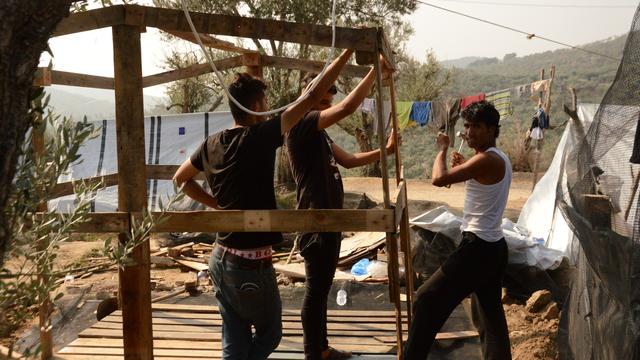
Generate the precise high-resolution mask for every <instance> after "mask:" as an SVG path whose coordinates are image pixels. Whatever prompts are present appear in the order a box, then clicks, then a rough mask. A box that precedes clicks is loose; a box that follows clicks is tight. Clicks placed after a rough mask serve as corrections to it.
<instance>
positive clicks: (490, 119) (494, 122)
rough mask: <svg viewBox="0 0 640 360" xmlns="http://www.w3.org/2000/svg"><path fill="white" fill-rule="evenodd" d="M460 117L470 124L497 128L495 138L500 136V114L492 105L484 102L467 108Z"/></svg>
mask: <svg viewBox="0 0 640 360" xmlns="http://www.w3.org/2000/svg"><path fill="white" fill-rule="evenodd" d="M460 116H462V118H463V119H464V120H466V121H469V122H482V123H485V124H486V125H487V127H495V128H496V132H495V137H498V135H500V113H499V112H498V110H496V108H495V106H493V104H492V103H490V102H488V101H486V100H482V101H479V102H476V103H473V104H471V105H469V106H467V107H466V108H465V109H464V110H462V113H460Z"/></svg>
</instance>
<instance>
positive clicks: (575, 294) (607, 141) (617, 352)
mask: <svg viewBox="0 0 640 360" xmlns="http://www.w3.org/2000/svg"><path fill="white" fill-rule="evenodd" d="M639 118H640V8H638V10H637V11H636V14H635V17H634V20H633V23H632V26H631V30H630V32H629V36H628V38H627V43H626V46H625V50H624V55H623V59H622V62H621V63H620V67H619V68H618V73H617V75H616V78H615V80H614V82H613V84H612V85H611V87H610V88H609V90H608V91H607V94H606V95H605V97H604V99H603V100H602V103H601V104H600V107H599V109H598V111H597V113H596V115H595V117H594V119H593V123H592V124H591V126H590V127H589V129H588V131H585V130H584V127H583V125H582V124H577V123H572V124H571V131H572V132H573V136H574V137H575V138H576V139H577V140H579V143H578V144H579V145H578V146H576V148H575V149H574V151H572V152H571V153H570V154H569V155H568V156H567V158H566V159H565V160H564V171H563V172H561V179H560V181H559V183H558V188H557V189H558V207H559V209H560V210H561V211H562V213H563V215H564V217H565V218H566V220H567V222H568V223H569V226H570V227H571V229H572V230H573V232H574V234H575V237H574V238H575V239H576V241H579V244H574V245H576V246H575V247H574V248H577V249H578V250H577V252H576V254H574V255H575V256H576V260H577V261H576V266H577V271H576V276H575V278H574V281H573V284H572V286H571V291H570V295H569V299H568V300H567V302H566V303H565V308H564V309H563V315H562V321H561V326H560V328H561V329H560V335H559V341H560V351H561V355H562V358H564V359H640V212H639V206H640V198H639V194H638V193H639V190H638V178H639V177H640V165H638V164H637V162H638V161H636V160H637V159H635V157H636V156H637V153H636V152H634V147H638V146H640V145H639V144H638V142H639V140H638V136H640V135H638V134H640V129H637V126H638V119H639ZM635 151H638V149H637V148H636V150H635Z"/></svg>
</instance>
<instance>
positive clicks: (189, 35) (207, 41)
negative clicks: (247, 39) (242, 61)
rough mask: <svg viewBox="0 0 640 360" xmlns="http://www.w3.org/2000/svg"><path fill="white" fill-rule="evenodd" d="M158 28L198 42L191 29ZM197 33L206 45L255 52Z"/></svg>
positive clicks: (241, 51) (243, 52) (237, 51)
mask: <svg viewBox="0 0 640 360" xmlns="http://www.w3.org/2000/svg"><path fill="white" fill-rule="evenodd" d="M160 30H163V31H164V32H166V33H168V34H171V35H173V36H175V37H177V38H180V39H182V40H186V41H189V42H192V43H194V44H198V41H197V40H196V37H195V36H194V35H193V33H192V32H191V31H188V32H181V31H171V30H165V29H162V28H161V29H160ZM199 35H200V41H201V42H202V45H204V46H206V47H210V48H214V49H220V50H225V51H230V52H235V53H239V54H249V53H257V51H255V50H250V49H245V48H243V47H240V46H237V45H236V44H234V43H232V42H229V41H224V40H220V39H218V38H215V37H213V36H210V35H207V34H199Z"/></svg>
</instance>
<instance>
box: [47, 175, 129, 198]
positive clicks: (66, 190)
mask: <svg viewBox="0 0 640 360" xmlns="http://www.w3.org/2000/svg"><path fill="white" fill-rule="evenodd" d="M80 181H84V182H86V183H88V184H89V185H95V184H97V183H99V182H102V183H103V186H104V187H109V186H115V185H118V174H109V175H104V176H94V177H90V178H86V179H80V180H73V181H67V182H63V183H58V184H56V186H54V187H53V191H52V194H51V197H52V198H57V197H60V196H66V195H72V194H73V193H74V192H75V184H76V183H78V182H80Z"/></svg>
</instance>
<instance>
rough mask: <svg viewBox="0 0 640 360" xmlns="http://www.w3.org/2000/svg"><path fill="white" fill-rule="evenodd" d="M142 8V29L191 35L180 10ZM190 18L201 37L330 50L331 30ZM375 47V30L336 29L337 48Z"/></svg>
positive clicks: (211, 16)
mask: <svg viewBox="0 0 640 360" xmlns="http://www.w3.org/2000/svg"><path fill="white" fill-rule="evenodd" d="M122 6H125V7H126V6H135V5H122ZM144 8H145V19H144V20H145V25H146V26H151V27H156V28H160V29H164V30H166V31H181V32H190V31H191V29H190V28H189V24H188V23H187V21H186V18H185V16H184V13H183V12H182V10H175V9H162V8H153V7H144ZM190 14H191V19H192V20H193V23H194V25H195V28H196V31H198V32H199V33H203V34H215V35H229V36H237V37H244V38H252V39H270V40H278V41H286V42H292V43H299V44H309V45H318V46H325V47H329V46H331V37H332V29H331V26H326V25H311V24H298V23H293V22H287V21H279V20H267V19H257V18H249V17H241V16H232V15H217V14H206V13H199V12H191V13H190ZM376 45H377V29H376V28H364V29H351V28H345V27H336V47H337V48H341V49H346V48H349V49H354V50H368V51H371V50H373V49H375V47H376Z"/></svg>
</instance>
